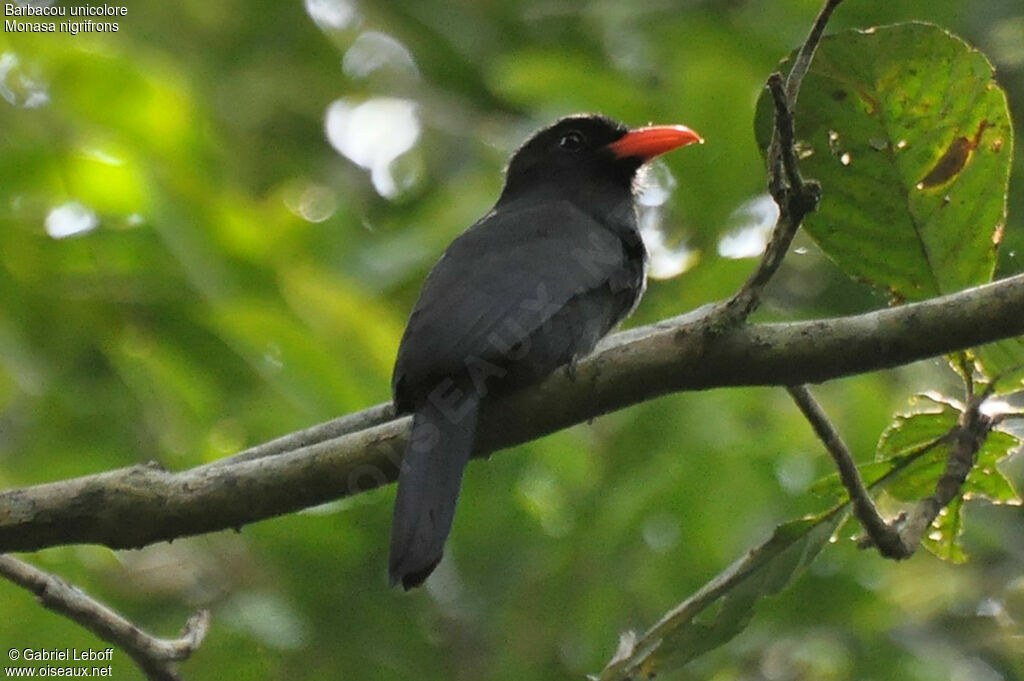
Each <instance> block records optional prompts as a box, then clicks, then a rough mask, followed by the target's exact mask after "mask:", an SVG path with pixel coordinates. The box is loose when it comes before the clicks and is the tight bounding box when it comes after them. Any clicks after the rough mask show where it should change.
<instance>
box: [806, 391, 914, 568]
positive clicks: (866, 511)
mask: <svg viewBox="0 0 1024 681" xmlns="http://www.w3.org/2000/svg"><path fill="white" fill-rule="evenodd" d="M786 390H787V391H788V392H789V394H790V395H791V396H792V397H793V401H794V402H796V404H797V406H798V407H800V411H801V412H803V415H804V416H805V417H806V418H807V420H808V421H809V422H810V424H811V427H813V428H814V432H815V433H816V434H817V435H818V438H819V439H820V440H821V441H822V443H823V444H824V445H825V449H827V450H828V453H829V454H830V455H831V456H832V460H833V461H835V464H836V468H837V469H839V479H840V480H842V482H843V486H844V487H846V490H847V492H848V493H849V495H850V501H851V502H852V503H853V513H854V515H855V516H857V520H859V521H860V524H861V525H862V526H863V527H864V531H865V532H867V534H868V537H870V538H871V541H872V543H873V544H874V545H875V546H877V547H878V550H879V552H880V553H881V554H882V555H883V556H886V557H887V558H896V559H901V558H907V557H909V556H910V555H911V554H912V553H913V549H912V548H908V547H907V546H906V545H905V544H904V542H903V539H902V537H901V536H900V532H899V531H897V530H896V529H895V528H894V527H893V526H891V525H890V524H889V523H887V522H886V521H885V519H884V518H882V516H881V514H880V513H879V512H878V509H877V508H876V507H875V502H874V501H872V499H871V494H870V493H869V492H868V488H867V487H866V486H865V485H864V481H863V480H862V479H861V477H860V472H859V471H858V470H857V464H856V463H854V461H853V455H852V454H851V453H850V450H849V448H848V447H847V446H846V443H845V442H843V438H842V436H840V435H839V431H837V430H836V428H835V426H833V425H832V422H831V421H830V420H829V418H828V416H827V415H826V414H825V412H824V410H823V409H822V408H821V405H820V404H818V401H817V400H815V399H814V396H813V395H811V391H810V390H808V389H807V386H804V385H798V386H789V387H787V388H786Z"/></svg>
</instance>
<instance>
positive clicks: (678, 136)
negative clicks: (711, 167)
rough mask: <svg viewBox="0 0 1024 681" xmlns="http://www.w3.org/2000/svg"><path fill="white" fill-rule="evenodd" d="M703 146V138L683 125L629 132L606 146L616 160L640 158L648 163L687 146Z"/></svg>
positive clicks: (661, 126) (639, 129)
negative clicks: (667, 152) (656, 157)
mask: <svg viewBox="0 0 1024 681" xmlns="http://www.w3.org/2000/svg"><path fill="white" fill-rule="evenodd" d="M695 142H696V143H698V144H704V138H703V137H701V136H700V135H698V134H697V133H695V132H694V131H693V130H690V129H689V128H688V127H686V126H685V125H652V126H650V127H647V128H637V129H636V130H630V131H629V132H627V133H626V134H625V135H623V136H622V137H621V138H620V139H618V140H616V141H614V142H612V143H611V144H609V145H608V148H609V149H611V150H612V153H613V154H615V156H616V158H641V159H643V160H645V161H649V160H651V159H652V158H654V157H655V156H658V155H659V154H664V153H665V152H666V151H672V150H673V149H678V148H679V147H685V146H686V145H687V144H693V143H695Z"/></svg>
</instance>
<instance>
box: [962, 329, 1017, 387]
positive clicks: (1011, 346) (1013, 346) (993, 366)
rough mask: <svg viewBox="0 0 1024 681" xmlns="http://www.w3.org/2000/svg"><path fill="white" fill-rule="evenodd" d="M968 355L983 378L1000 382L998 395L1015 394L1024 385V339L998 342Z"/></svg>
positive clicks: (1008, 339) (975, 349)
mask: <svg viewBox="0 0 1024 681" xmlns="http://www.w3.org/2000/svg"><path fill="white" fill-rule="evenodd" d="M968 354H969V356H970V357H971V358H972V359H973V360H974V365H975V366H976V367H977V368H978V370H979V371H980V372H981V373H982V375H983V376H985V377H986V378H988V379H992V380H997V381H998V385H997V388H996V394H1003V395H1005V394H1006V393H1010V392H1015V391H1017V390H1020V388H1021V386H1022V385H1024V338H1007V339H1005V340H1001V341H996V342H995V343H989V344H988V345H982V346H981V347H979V348H974V349H973V350H971V351H970V352H969V353H968Z"/></svg>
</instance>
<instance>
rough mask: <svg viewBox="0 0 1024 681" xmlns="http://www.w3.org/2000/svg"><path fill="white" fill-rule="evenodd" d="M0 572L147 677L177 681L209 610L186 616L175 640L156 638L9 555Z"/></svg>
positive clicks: (205, 625) (3, 558)
mask: <svg viewBox="0 0 1024 681" xmlns="http://www.w3.org/2000/svg"><path fill="white" fill-rule="evenodd" d="M0 575H2V576H3V577H6V578H7V579H8V580H10V581H11V582H13V583H15V584H17V585H18V586H21V587H23V588H25V589H27V590H28V591H31V592H32V593H34V594H35V595H36V598H37V599H39V602H40V604H42V606H43V607H45V608H47V609H48V610H52V611H54V612H56V613H58V614H60V615H63V616H64V617H67V618H68V619H70V620H72V621H74V622H77V623H78V624H80V625H82V626H83V627H85V628H86V629H88V630H89V631H91V632H92V633H94V634H96V635H97V636H99V637H100V638H102V639H103V640H104V641H107V642H109V643H112V644H113V645H115V646H117V647H118V648H120V649H121V650H123V651H124V652H125V653H127V654H128V656H129V657H131V658H132V660H134V661H135V664H136V665H137V666H138V667H139V669H141V670H142V672H143V673H144V674H145V675H146V678H148V679H151V681H180V680H181V677H180V676H179V675H178V674H177V672H176V671H175V669H174V663H176V662H181V661H182V660H185V659H187V658H188V657H189V656H190V655H191V654H192V653H194V652H195V651H196V649H197V648H198V647H199V646H200V645H201V644H202V642H203V639H204V638H205V637H206V633H207V631H208V630H209V628H210V613H209V612H208V611H206V610H202V611H200V612H197V613H196V614H194V615H192V617H190V618H189V619H188V622H186V623H185V627H184V629H183V630H182V632H181V635H180V636H179V637H178V638H175V639H161V638H156V637H155V636H151V635H150V634H147V633H146V632H144V631H142V630H141V629H140V628H139V627H137V626H136V625H135V624H133V623H132V622H130V621H129V620H127V619H125V618H124V616H122V615H120V614H118V613H116V612H114V611H113V610H111V609H110V608H109V607H107V606H106V605H104V604H103V603H100V602H99V601H97V600H96V599H94V598H92V597H90V596H89V595H87V594H86V593H85V592H83V591H82V590H81V589H78V588H77V587H75V586H73V585H71V584H69V583H68V582H66V581H64V580H63V579H61V578H60V577H57V576H56V575H52V574H50V573H48V572H44V571H42V570H40V569H39V568H36V567H34V566H32V565H29V564H28V563H25V562H23V561H20V560H18V559H17V558H14V557H13V556H4V555H0Z"/></svg>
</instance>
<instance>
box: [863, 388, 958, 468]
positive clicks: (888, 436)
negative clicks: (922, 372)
mask: <svg viewBox="0 0 1024 681" xmlns="http://www.w3.org/2000/svg"><path fill="white" fill-rule="evenodd" d="M917 398H918V399H927V400H928V401H930V402H931V403H932V404H933V405H935V406H934V407H932V408H931V410H930V411H919V412H912V413H907V414H897V415H896V419H895V420H894V421H893V422H892V423H891V424H890V425H889V427H888V428H886V429H885V431H884V432H883V433H882V435H881V437H880V438H879V439H878V449H877V450H876V455H875V458H876V460H879V461H882V460H888V459H893V458H897V457H901V456H906V455H907V454H910V453H912V452H914V451H916V450H919V449H920V448H921V447H923V446H925V445H927V444H928V443H929V442H933V441H935V440H937V439H939V438H941V437H942V436H944V435H945V434H946V433H948V432H949V431H950V430H952V429H953V428H954V427H956V424H957V421H958V420H959V418H960V411H961V410H960V408H959V407H958V406H957V405H955V404H954V403H952V402H945V403H943V402H938V401H936V398H935V397H934V396H925V395H919V396H917Z"/></svg>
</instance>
